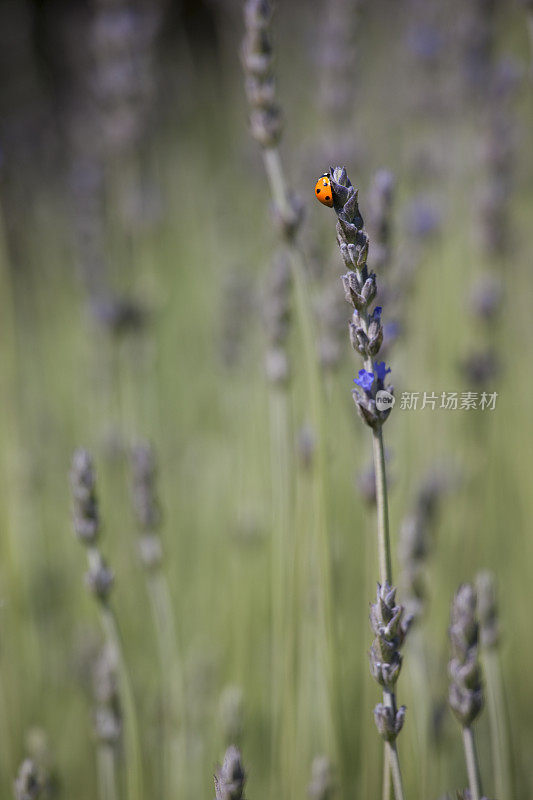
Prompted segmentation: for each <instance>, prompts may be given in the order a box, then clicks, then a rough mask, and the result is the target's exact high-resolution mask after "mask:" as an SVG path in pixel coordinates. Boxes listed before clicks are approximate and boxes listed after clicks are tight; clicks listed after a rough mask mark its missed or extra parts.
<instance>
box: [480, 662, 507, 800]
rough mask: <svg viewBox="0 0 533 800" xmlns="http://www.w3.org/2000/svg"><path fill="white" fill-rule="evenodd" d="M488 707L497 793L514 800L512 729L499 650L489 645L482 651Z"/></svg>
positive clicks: (501, 796) (500, 799)
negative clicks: (509, 721) (507, 709)
mask: <svg viewBox="0 0 533 800" xmlns="http://www.w3.org/2000/svg"><path fill="white" fill-rule="evenodd" d="M483 666H484V667H485V676H486V686H487V701H488V703H487V705H488V709H489V721H490V734H491V745H492V759H493V765H494V784H495V794H496V797H498V798H499V800H511V798H512V797H513V785H512V777H511V765H510V763H509V762H510V758H509V755H510V747H509V730H508V725H507V713H506V708H505V698H504V693H503V685H502V675H501V669H500V662H499V657H498V651H497V649H496V648H494V647H491V648H487V650H486V651H485V653H484V655H483Z"/></svg>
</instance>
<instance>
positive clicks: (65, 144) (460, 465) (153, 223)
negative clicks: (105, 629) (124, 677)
mask: <svg viewBox="0 0 533 800" xmlns="http://www.w3.org/2000/svg"><path fill="white" fill-rule="evenodd" d="M531 14H533V10H532V7H531V4H529V6H528V4H527V3H525V4H521V3H519V2H512V1H511V0H472V2H470V3H467V4H465V3H461V2H455V0H448V2H446V3H439V2H437V0H425V2H424V1H423V0H401V1H400V2H393V0H374V2H372V3H370V2H367V0H292V2H281V1H280V2H278V3H277V6H276V9H275V14H274V16H273V19H272V22H271V30H270V34H269V35H270V37H271V41H272V47H273V55H274V61H273V64H272V66H271V69H272V73H273V75H275V79H276V90H275V91H276V95H277V100H276V102H277V103H279V106H280V108H281V113H282V119H283V132H282V135H281V140H280V145H279V148H280V154H281V159H282V164H283V170H284V176H285V180H286V182H287V185H288V186H289V187H290V191H291V192H293V193H294V196H295V197H297V198H298V202H299V203H301V205H302V207H303V221H302V224H301V227H300V229H299V231H298V236H297V245H296V246H297V248H298V252H299V253H301V254H303V255H302V258H303V264H304V273H303V274H304V275H305V284H306V303H304V306H305V310H306V312H305V313H306V315H307V316H306V317H305V319H306V320H307V323H306V324H304V323H305V319H304V322H302V319H303V317H302V308H301V306H300V311H299V312H296V313H294V298H293V292H292V290H291V288H290V285H289V283H290V281H289V278H288V277H287V273H286V271H284V270H285V267H284V266H283V265H284V263H285V262H284V259H285V258H286V255H287V253H286V250H287V246H288V245H287V242H286V241H283V237H281V238H280V234H279V226H278V227H277V223H276V220H275V215H273V213H272V199H271V196H270V192H269V185H268V182H267V180H266V177H265V170H264V164H263V160H262V150H261V146H260V145H259V144H258V142H257V141H255V140H254V138H253V137H252V136H250V130H249V122H248V117H249V108H248V105H247V96H246V92H245V88H244V77H243V69H242V63H241V62H242V59H241V42H242V38H243V36H244V19H243V6H242V4H241V3H240V2H233V1H232V0H203V2H202V1H201V0H190V1H189V2H186V1H185V0H184V1H183V2H171V0H153V1H152V2H149V0H93V1H92V2H90V1H89V0H87V2H66V0H33V2H30V1H29V0H2V2H1V3H0V62H1V76H2V77H1V80H0V202H1V215H0V282H1V286H0V303H1V308H0V350H1V357H0V395H1V408H2V414H1V416H0V440H1V447H0V454H1V455H0V458H1V469H2V476H1V480H0V515H1V517H0V518H1V529H2V537H1V541H0V548H1V554H0V586H1V606H0V643H1V644H0V784H1V789H0V792H1V794H2V796H5V797H8V796H10V793H11V792H12V783H13V778H14V776H15V774H16V772H17V769H18V765H19V764H20V762H21V760H22V759H23V758H24V757H25V756H26V755H28V754H30V755H33V757H34V758H35V759H36V760H37V761H38V762H39V763H40V764H41V765H42V769H43V770H45V771H47V774H50V775H53V776H55V778H54V780H50V781H49V785H48V787H47V791H48V792H49V794H48V795H46V796H49V797H56V796H57V797H76V798H78V800H85V799H86V798H87V800H88V798H94V797H97V796H98V797H105V795H104V794H103V793H102V789H101V784H100V779H99V766H98V763H99V760H98V748H99V747H100V745H101V741H100V740H99V735H98V731H97V730H95V724H94V708H95V703H96V705H98V691H96V699H95V689H94V680H91V675H92V674H93V672H94V669H93V666H94V663H95V659H96V657H97V654H98V652H99V650H100V648H101V645H102V634H101V628H100V624H99V614H98V603H97V602H95V600H94V598H93V597H91V595H90V593H88V592H87V588H86V586H85V582H84V577H83V575H84V571H85V569H86V565H85V554H84V552H83V547H82V546H81V545H80V544H79V543H78V542H77V541H76V537H75V535H74V533H73V531H72V521H71V498H70V492H69V479H68V473H69V467H70V462H71V457H72V453H73V451H74V449H75V448H76V447H79V446H84V447H86V448H87V449H88V450H89V451H90V452H91V454H92V456H93V458H94V464H95V469H96V482H97V483H96V491H97V496H98V500H99V505H100V515H101V519H102V533H101V538H100V542H99V546H100V548H101V550H102V552H103V553H104V554H105V557H106V559H107V561H108V563H109V565H110V567H111V568H112V569H113V571H114V573H115V586H114V589H113V594H112V598H111V600H110V602H111V603H112V605H113V609H114V613H115V614H116V619H117V620H118V624H119V627H120V629H121V633H122V641H123V647H124V657H125V661H126V663H127V665H128V672H129V675H130V678H131V683H132V692H133V697H134V701H135V706H136V710H137V719H138V736H139V742H140V751H141V760H142V773H143V777H142V779H139V780H140V781H142V783H141V786H140V788H139V787H138V790H139V795H138V797H161V798H164V797H175V796H183V797H193V796H195V797H198V796H202V795H203V796H209V795H210V793H211V796H212V794H213V789H212V774H213V770H214V766H215V764H216V762H217V761H219V760H220V759H221V758H222V756H223V754H224V750H225V748H226V747H227V746H228V745H229V744H230V743H232V742H234V743H236V744H238V745H239V746H240V747H241V750H242V753H243V759H244V763H245V767H246V769H247V773H248V786H247V792H248V796H249V797H250V798H255V799H256V800H263V798H266V797H267V796H269V795H273V794H277V795H278V796H279V795H280V794H283V795H284V796H287V797H289V796H290V797H297V796H299V797H305V796H306V794H307V792H308V791H310V793H311V796H313V797H322V796H324V795H323V794H322V795H320V794H316V791H318V790H317V789H316V786H313V785H312V786H311V788H310V789H308V786H309V784H310V782H311V781H312V763H313V759H315V757H316V756H319V755H322V754H323V755H325V756H327V757H328V759H329V762H328V763H330V764H331V774H332V776H333V777H332V778H331V781H332V785H333V786H334V787H335V790H336V791H337V792H338V796H340V797H347V796H359V797H375V796H377V793H378V791H379V786H380V780H381V756H382V753H381V751H382V746H381V742H380V740H379V737H378V735H377V733H376V730H375V727H374V722H373V714H372V710H373V707H374V705H375V703H376V702H377V701H378V699H379V698H378V696H379V691H378V689H377V687H376V685H375V684H374V682H373V681H372V679H371V677H370V675H369V670H368V656H367V653H368V650H369V647H370V643H371V632H370V629H369V626H368V604H369V602H370V601H371V600H372V598H373V596H374V594H375V582H376V578H377V575H378V572H377V560H376V552H375V541H374V527H375V519H374V516H375V512H374V509H373V474H372V472H371V470H370V467H369V464H370V459H371V444H370V441H369V438H370V437H369V433H368V431H367V429H366V428H365V426H364V425H362V424H361V422H360V420H359V419H358V417H357V414H356V410H355V406H354V404H353V401H352V398H351V390H352V388H353V378H354V376H355V375H356V374H357V371H358V370H359V368H360V366H361V364H360V363H359V357H358V356H357V355H356V354H354V352H353V351H352V349H351V347H350V344H349V340H348V336H347V321H348V319H349V306H348V305H347V304H346V303H345V301H344V298H343V291H342V285H341V282H340V280H339V277H340V275H341V274H342V272H344V270H345V268H344V265H343V263H342V259H341V258H340V255H339V252H338V249H337V247H336V244H335V215H334V214H333V212H332V211H331V210H330V209H328V208H325V207H323V206H320V205H319V204H318V203H316V201H315V200H313V194H314V186H315V181H316V179H317V178H318V176H319V175H321V174H322V173H323V172H325V171H326V170H327V169H328V168H329V167H330V165H332V164H342V165H346V167H347V170H348V174H349V176H350V178H351V180H352V182H353V183H354V185H356V186H358V187H359V198H360V207H361V211H362V214H363V217H364V218H365V221H366V222H367V229H368V232H369V235H370V237H371V252H370V261H371V263H372V264H373V266H374V268H375V269H376V271H377V274H378V282H379V283H380V285H382V286H383V295H382V305H383V320H384V323H385V344H384V348H385V357H386V359H387V363H388V364H390V366H391V368H392V372H391V375H390V377H391V380H392V382H393V384H394V386H395V392H396V397H397V402H396V407H395V409H393V412H392V414H391V417H390V419H389V421H388V422H387V425H386V427H385V438H386V448H387V468H388V475H389V482H390V502H391V530H392V539H393V548H394V554H395V555H394V562H395V563H394V570H395V580H397V582H398V584H399V586H400V599H401V600H402V602H404V601H405V600H406V599H407V600H409V601H410V602H411V605H414V607H415V608H416V613H417V624H416V637H413V639H412V640H410V641H408V642H407V644H406V648H405V656H404V658H405V663H404V668H403V671H402V676H401V678H400V682H399V685H398V694H399V700H400V702H402V703H405V704H406V705H407V709H408V711H407V721H406V724H405V728H404V731H403V732H402V734H401V738H400V739H399V749H400V752H401V755H402V760H403V764H404V773H405V775H404V777H405V784H406V792H407V795H408V796H412V797H414V796H419V797H420V796H424V797H432V798H438V797H442V796H443V795H444V793H445V792H447V791H450V792H451V791H453V790H455V789H457V788H462V787H464V786H465V785H466V773H465V769H464V765H463V759H462V753H461V740H460V730H459V727H458V726H457V723H456V722H455V720H454V719H453V717H452V715H451V713H450V711H449V709H448V708H447V690H448V687H447V683H448V676H447V660H448V657H449V655H448V638H447V627H448V624H449V623H448V620H449V604H450V600H451V597H452V595H453V592H454V591H455V590H456V588H457V586H458V585H459V583H460V582H461V581H463V580H473V579H474V578H475V576H476V574H477V573H478V572H479V571H480V570H482V569H483V570H486V569H488V570H490V571H492V573H493V574H494V575H495V578H496V582H497V591H498V598H499V629H500V634H501V635H500V640H499V647H498V659H499V662H500V667H501V675H502V676H503V677H502V682H503V691H504V696H505V704H506V705H505V709H506V710H505V712H504V713H505V717H506V720H507V722H508V730H509V737H510V739H509V740H508V742H507V745H506V747H507V750H508V752H509V755H510V763H511V767H510V769H511V772H512V778H511V779H510V780H511V781H512V787H513V788H512V795H509V796H513V797H516V798H524V799H525V798H529V797H531V795H532V792H533V766H532V764H531V759H530V757H529V754H530V752H531V749H532V747H533V684H532V682H531V680H529V674H530V673H529V670H530V662H531V658H532V656H533V644H532V639H531V635H530V632H531V619H530V617H531V600H532V594H531V568H532V563H533V561H532V558H533V544H532V539H531V536H530V531H529V524H530V519H531V515H532V512H533V496H532V493H531V480H532V478H533V472H532V470H533V467H532V465H531V443H532V441H533V438H532V435H533V430H532V427H533V421H532V418H531V414H530V409H531V400H530V398H531V393H532V391H533V380H532V376H531V372H530V370H529V368H528V367H527V364H528V363H529V362H528V358H529V357H530V353H531V348H532V347H533V330H532V328H531V324H530V320H531V305H532V303H533V292H532V281H531V274H530V270H531V247H532V242H531V237H532V226H531V219H532V213H533V188H532V177H533V147H532V145H533V139H532V127H531V126H532V112H533V102H532V100H533V97H532V95H533V84H532V78H531V68H530V61H531V55H530V41H529V37H528V31H531V30H532V23H531ZM267 149H268V148H267ZM276 152H277V149H276ZM294 246H295V245H294V244H290V243H289V249H290V247H294ZM304 316H305V315H304ZM309 334H311V335H309ZM309 352H310V353H311V354H312V358H311V361H313V363H314V368H313V369H311V371H310V372H309V358H308V355H306V353H307V354H309ZM313 392H315V394H314V395H313ZM405 392H407V393H413V392H415V393H416V392H418V393H420V399H419V403H418V408H417V409H411V410H409V409H408V408H403V407H402V405H401V403H400V400H401V398H402V395H403V393H405ZM424 392H426V393H428V394H429V393H435V394H436V395H437V398H438V401H437V403H436V407H435V409H432V407H431V405H427V404H426V407H425V408H424V409H422V408H421V406H422V405H423V403H422V397H423V393H424ZM443 392H444V393H446V394H449V393H452V392H457V393H458V397H459V405H458V408H457V409H455V410H454V409H453V407H452V408H442V407H440V406H441V395H442V393H443ZM464 392H473V393H477V401H478V402H477V408H468V409H467V408H461V393H464ZM482 392H486V393H487V394H493V393H497V397H496V398H494V403H495V404H494V409H493V410H490V408H489V409H484V410H483V409H482V408H481V406H480V403H479V399H480V398H481V393H482ZM312 395H313V396H312ZM319 396H320V402H318V401H317V400H316V398H317V397H319ZM313 397H314V398H315V399H314V400H313ZM280 409H282V412H281V416H280ZM280 420H281V424H280ZM280 425H281V427H280ZM142 442H150V443H151V445H152V446H153V453H154V457H155V459H156V461H157V465H158V469H157V478H156V485H155V488H154V493H155V494H156V495H157V497H158V499H157V501H156V500H153V502H154V504H155V505H157V507H158V508H160V509H161V524H159V521H157V523H156V522H154V520H152V521H151V522H150V521H149V522H146V520H143V516H142V511H141V512H139V502H136V492H137V496H138V492H139V486H138V484H139V480H140V482H141V483H142V478H141V479H139V478H138V475H137V482H136V478H135V458H134V459H133V463H132V458H131V454H132V448H133V452H136V451H135V447H136V446H137V445H138V444H139V443H142ZM137 452H138V451H137ZM317 454H318V455H317ZM148 472H150V470H148ZM137 499H138V497H137ZM152 499H153V498H152ZM154 536H155V537H157V538H158V539H160V540H161V543H162V553H163V555H162V557H161V559H156V561H157V564H156V565H155V567H154V564H150V563H147V561H148V562H149V558H148V559H147V557H146V551H143V550H142V549H141V557H140V558H139V543H141V546H142V542H143V537H145V538H146V537H148V538H149V539H150V537H154ZM417 537H418V538H417ZM143 552H144V555H143ZM155 573H157V576H158V580H159V581H160V584H161V585H164V586H165V587H166V588H165V591H166V594H165V597H166V601H165V603H166V605H165V609H166V612H165V613H168V614H170V616H171V617H172V621H171V623H168V619H167V623H168V625H167V627H165V624H167V623H165V624H163V625H162V626H161V625H160V626H159V628H158V621H157V620H158V619H160V617H159V618H158V614H160V613H161V607H160V606H158V600H157V597H158V595H157V590H156V595H155V598H156V599H155V601H154V588H153V583H154V582H153V576H154V574H155ZM151 581H152V582H151ZM160 584H157V585H158V586H159V585H160ZM402 592H403V594H402ZM169 626H170V627H169ZM169 629H172V635H171V640H172V646H171V647H170V649H169V650H168V651H165V647H166V646H168V642H169V639H168V638H165V637H167V635H169V634H168V630H169ZM158 631H159V632H158ZM165 631H166V632H165ZM165 642H166V645H165ZM169 652H170V656H169ZM421 652H422V656H421V655H420V653H421ZM169 658H170V662H169ZM332 663H334V664H335V666H334V668H332V670H333V673H334V674H335V680H334V681H333V680H331V674H333V673H331V672H330V667H331V664H332ZM328 665H329V666H328ZM421 670H422V671H421ZM178 671H179V676H180V686H181V692H180V700H179V703H178V701H176V703H177V705H176V708H174V709H173V710H174V711H176V718H174V717H173V718H172V719H170V722H169V719H168V715H169V711H168V709H169V695H168V694H167V692H169V691H170V692H171V691H172V688H171V684H172V681H173V677H172V676H175V675H176V674H177V672H178ZM171 673H172V676H171V677H169V675H170V674H171ZM328 676H329V677H328ZM93 677H94V675H93ZM169 687H170V688H169ZM171 704H172V703H171ZM169 729H170V730H174V732H176V731H177V732H178V734H176V736H177V740H178V741H177V745H176V747H177V749H176V751H175V752H177V753H178V754H179V758H181V761H180V765H181V766H180V776H179V780H181V781H182V782H181V784H180V789H179V792H177V791H176V792H175V791H173V790H172V789H169V786H171V783H167V779H166V777H165V776H166V774H167V773H166V771H165V770H167V769H168V760H167V761H165V757H164V753H165V752H167V750H166V747H167V740H166V738H165V737H166V736H167V734H168V731H169ZM477 735H478V745H479V751H480V758H481V763H482V769H483V773H484V779H485V794H487V796H489V797H494V796H496V786H495V784H496V783H497V781H498V778H497V777H494V775H493V771H492V768H493V766H494V753H493V751H491V746H492V745H491V717H490V714H489V713H488V712H487V711H485V712H484V714H483V716H482V717H481V719H480V722H479V725H478V726H477ZM171 738H172V737H171ZM174 738H176V737H174ZM108 744H109V742H108ZM110 750H111V752H112V757H113V758H114V759H115V762H116V768H117V769H118V770H119V771H120V770H126V771H127V769H128V764H127V759H126V757H125V755H124V750H123V747H122V744H121V736H120V734H117V736H116V737H115V739H114V740H113V742H112V744H111V747H110ZM167 756H168V753H167ZM165 764H166V766H165ZM319 766H320V764H319V765H318V766H317V762H315V773H316V770H317V769H319ZM315 778H316V774H315ZM500 780H501V776H500ZM99 785H100V790H98V789H97V786H99ZM128 791H129V790H128ZM98 792H100V793H98ZM313 792H315V794H313ZM119 796H125V797H126V796H128V797H131V794H130V793H128V794H124V795H121V794H120V793H119ZM454 796H455V795H454ZM498 796H499V795H498ZM499 797H500V796H499ZM500 800H504V798H503V797H500Z"/></svg>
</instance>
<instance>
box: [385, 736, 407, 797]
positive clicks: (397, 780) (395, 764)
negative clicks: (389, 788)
mask: <svg viewBox="0 0 533 800" xmlns="http://www.w3.org/2000/svg"><path fill="white" fill-rule="evenodd" d="M385 750H386V753H387V758H388V761H389V765H390V771H391V774H392V783H393V786H394V796H395V797H396V800H404V794H403V784H402V773H401V770H400V759H399V757H398V750H397V749H396V742H387V743H386V745H385Z"/></svg>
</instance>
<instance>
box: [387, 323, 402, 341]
mask: <svg viewBox="0 0 533 800" xmlns="http://www.w3.org/2000/svg"><path fill="white" fill-rule="evenodd" d="M401 333H402V326H401V325H400V323H399V322H398V321H397V320H390V322H386V323H385V325H384V326H383V339H384V341H385V342H386V343H387V344H391V342H394V341H395V339H397V338H398V337H399V336H400V335H401Z"/></svg>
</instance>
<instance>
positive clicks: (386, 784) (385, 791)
mask: <svg viewBox="0 0 533 800" xmlns="http://www.w3.org/2000/svg"><path fill="white" fill-rule="evenodd" d="M391 788H392V786H391V767H390V763H389V749H388V747H384V748H383V784H382V788H381V797H382V798H383V800H390V791H391Z"/></svg>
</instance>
